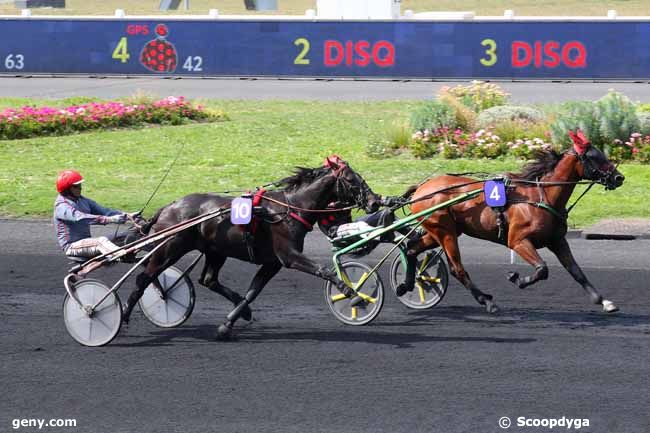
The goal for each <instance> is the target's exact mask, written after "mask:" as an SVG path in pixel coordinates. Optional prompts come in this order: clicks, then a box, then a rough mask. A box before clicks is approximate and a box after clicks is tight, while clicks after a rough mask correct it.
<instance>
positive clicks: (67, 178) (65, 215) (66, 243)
mask: <svg viewBox="0 0 650 433" xmlns="http://www.w3.org/2000/svg"><path fill="white" fill-rule="evenodd" d="M83 181H84V178H83V177H82V176H81V174H79V172H77V171H75V170H64V171H62V172H61V173H60V174H59V176H58V178H57V180H56V190H57V191H58V193H59V195H58V196H57V197H56V200H55V201H54V218H53V219H54V227H55V230H56V235H57V238H58V241H59V246H60V247H61V249H62V250H63V252H64V253H65V255H66V256H68V257H85V258H92V257H95V256H98V255H100V254H107V253H110V252H111V251H114V250H115V249H117V248H118V246H117V245H115V244H114V243H113V241H114V240H115V239H114V238H112V239H109V238H108V237H105V236H101V237H97V238H93V237H92V235H91V234H90V225H91V224H101V225H106V224H122V223H123V222H125V221H126V219H127V218H134V217H137V216H138V212H135V213H133V214H127V213H125V212H122V211H118V210H114V209H108V208H105V207H103V206H101V205H99V204H98V203H97V202H95V201H93V200H91V199H89V198H87V197H84V196H82V195H81V184H82V183H83Z"/></svg>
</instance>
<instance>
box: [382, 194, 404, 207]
mask: <svg viewBox="0 0 650 433" xmlns="http://www.w3.org/2000/svg"><path fill="white" fill-rule="evenodd" d="M401 203H402V198H401V197H397V196H386V197H383V198H382V199H381V203H380V204H381V205H382V206H386V207H393V206H397V205H400V204H401Z"/></svg>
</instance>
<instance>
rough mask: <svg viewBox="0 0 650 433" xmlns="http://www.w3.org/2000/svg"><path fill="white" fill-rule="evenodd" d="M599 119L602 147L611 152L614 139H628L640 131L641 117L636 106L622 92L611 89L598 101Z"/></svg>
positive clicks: (606, 151)
mask: <svg viewBox="0 0 650 433" xmlns="http://www.w3.org/2000/svg"><path fill="white" fill-rule="evenodd" d="M597 106H598V119H599V120H600V139H601V146H600V148H601V149H602V150H604V151H605V153H607V154H609V152H610V150H611V148H612V146H613V145H614V144H613V143H614V140H626V139H627V138H629V137H630V135H631V134H632V133H633V132H635V131H639V119H638V117H637V115H636V106H635V105H634V103H632V101H630V99H629V98H628V97H627V96H625V95H623V94H622V93H618V92H614V91H610V92H609V93H608V94H607V95H605V96H603V97H602V98H601V99H600V100H599V101H598V102H597Z"/></svg>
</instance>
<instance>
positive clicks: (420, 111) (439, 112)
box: [411, 101, 456, 131]
mask: <svg viewBox="0 0 650 433" xmlns="http://www.w3.org/2000/svg"><path fill="white" fill-rule="evenodd" d="M455 126H456V113H455V112H454V109H453V108H452V107H450V106H449V105H448V104H445V103H444V102H441V101H428V102H425V103H424V104H422V105H421V106H420V107H418V108H417V109H416V110H415V111H414V112H413V113H412V114H411V128H412V130H415V131H424V130H425V129H429V130H432V131H433V130H437V129H440V128H454V127H455Z"/></svg>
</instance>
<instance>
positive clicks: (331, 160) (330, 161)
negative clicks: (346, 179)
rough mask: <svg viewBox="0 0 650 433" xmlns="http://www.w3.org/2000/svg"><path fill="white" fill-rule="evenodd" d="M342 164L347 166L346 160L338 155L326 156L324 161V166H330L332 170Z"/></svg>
mask: <svg viewBox="0 0 650 433" xmlns="http://www.w3.org/2000/svg"><path fill="white" fill-rule="evenodd" d="M341 166H345V161H343V159H341V157H340V156H338V155H330V156H328V157H327V158H325V162H323V167H329V168H331V169H332V170H336V169H338V168H340V167H341Z"/></svg>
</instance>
